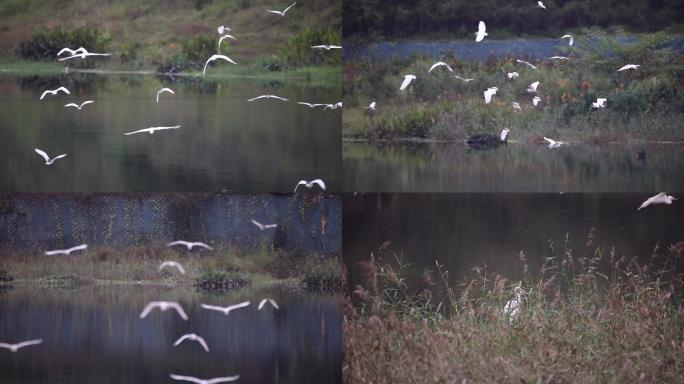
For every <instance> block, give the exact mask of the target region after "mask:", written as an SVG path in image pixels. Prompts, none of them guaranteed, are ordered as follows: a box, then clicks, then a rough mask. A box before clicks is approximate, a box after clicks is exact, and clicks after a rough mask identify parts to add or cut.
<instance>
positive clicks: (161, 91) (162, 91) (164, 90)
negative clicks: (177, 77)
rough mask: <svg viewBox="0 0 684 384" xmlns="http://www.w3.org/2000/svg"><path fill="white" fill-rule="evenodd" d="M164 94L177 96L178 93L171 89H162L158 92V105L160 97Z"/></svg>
mask: <svg viewBox="0 0 684 384" xmlns="http://www.w3.org/2000/svg"><path fill="white" fill-rule="evenodd" d="M164 92H167V93H170V94H172V95H175V94H176V92H174V91H173V90H172V89H171V88H162V89H160V90H158V91H157V103H158V102H159V95H160V94H161V93H164Z"/></svg>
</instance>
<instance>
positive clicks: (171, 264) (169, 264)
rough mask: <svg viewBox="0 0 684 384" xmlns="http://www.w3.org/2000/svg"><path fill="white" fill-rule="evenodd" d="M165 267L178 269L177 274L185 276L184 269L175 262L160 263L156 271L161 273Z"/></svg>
mask: <svg viewBox="0 0 684 384" xmlns="http://www.w3.org/2000/svg"><path fill="white" fill-rule="evenodd" d="M166 267H172V268H176V269H178V272H180V273H182V274H185V268H183V266H182V265H181V263H179V262H177V261H164V262H163V263H161V264H160V265H159V269H158V271H159V272H161V270H162V269H164V268H166Z"/></svg>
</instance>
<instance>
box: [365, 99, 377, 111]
mask: <svg viewBox="0 0 684 384" xmlns="http://www.w3.org/2000/svg"><path fill="white" fill-rule="evenodd" d="M363 108H364V109H367V110H369V111H371V112H375V101H372V102H371V103H370V104H368V106H367V107H363Z"/></svg>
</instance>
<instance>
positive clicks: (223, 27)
mask: <svg viewBox="0 0 684 384" xmlns="http://www.w3.org/2000/svg"><path fill="white" fill-rule="evenodd" d="M216 31H217V32H218V34H219V35H223V33H224V32H230V31H232V29H230V27H226V26H224V25H221V26H220V27H218V28H216Z"/></svg>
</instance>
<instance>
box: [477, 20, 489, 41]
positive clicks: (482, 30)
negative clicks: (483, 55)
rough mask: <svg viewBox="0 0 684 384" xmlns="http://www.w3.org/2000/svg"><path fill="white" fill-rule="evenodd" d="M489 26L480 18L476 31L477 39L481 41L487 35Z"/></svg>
mask: <svg viewBox="0 0 684 384" xmlns="http://www.w3.org/2000/svg"><path fill="white" fill-rule="evenodd" d="M486 31H487V27H486V26H485V23H484V21H482V20H480V22H479V23H478V24H477V32H475V41H476V42H478V43H479V42H480V41H482V39H484V38H485V36H487V32H486Z"/></svg>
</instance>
